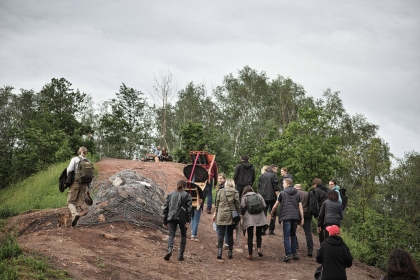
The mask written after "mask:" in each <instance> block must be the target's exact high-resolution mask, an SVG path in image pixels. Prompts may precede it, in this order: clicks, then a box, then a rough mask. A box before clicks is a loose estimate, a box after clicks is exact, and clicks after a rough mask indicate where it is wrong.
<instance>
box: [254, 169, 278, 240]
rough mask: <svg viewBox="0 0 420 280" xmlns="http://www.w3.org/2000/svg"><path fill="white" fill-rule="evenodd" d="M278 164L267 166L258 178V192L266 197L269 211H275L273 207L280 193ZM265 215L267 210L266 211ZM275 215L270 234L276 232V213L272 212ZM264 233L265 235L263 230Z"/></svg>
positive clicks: (272, 218) (271, 221)
mask: <svg viewBox="0 0 420 280" xmlns="http://www.w3.org/2000/svg"><path fill="white" fill-rule="evenodd" d="M277 168H278V167H277V165H275V164H272V165H270V166H269V167H268V168H267V171H266V172H265V173H264V174H262V175H261V177H260V179H259V180H258V193H259V194H260V195H261V196H262V197H263V198H264V201H265V204H266V205H267V211H268V212H273V211H271V209H272V208H273V206H274V203H276V199H277V196H278V195H279V192H280V188H279V177H278V176H277V174H276V172H277ZM264 213H265V215H267V212H266V211H264ZM272 214H273V216H272V217H271V220H270V226H269V234H270V235H273V234H274V229H275V228H276V213H275V212H274V213H272ZM262 235H265V231H263V233H262Z"/></svg>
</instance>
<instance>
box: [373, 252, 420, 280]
mask: <svg viewBox="0 0 420 280" xmlns="http://www.w3.org/2000/svg"><path fill="white" fill-rule="evenodd" d="M419 279H420V273H419V269H418V268H417V264H416V261H415V260H414V258H413V257H412V256H411V254H410V253H409V252H407V251H406V250H404V249H399V248H396V249H394V250H392V251H391V253H390V254H389V258H388V265H387V268H386V274H385V275H384V276H383V277H382V278H381V280H419Z"/></svg>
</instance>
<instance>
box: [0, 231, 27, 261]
mask: <svg viewBox="0 0 420 280" xmlns="http://www.w3.org/2000/svg"><path fill="white" fill-rule="evenodd" d="M21 253H22V249H20V247H19V244H18V243H17V241H16V239H15V238H14V237H13V236H11V235H10V234H7V235H6V238H5V240H2V242H1V246H0V261H3V260H6V259H9V258H14V257H17V256H18V255H20V254H21Z"/></svg>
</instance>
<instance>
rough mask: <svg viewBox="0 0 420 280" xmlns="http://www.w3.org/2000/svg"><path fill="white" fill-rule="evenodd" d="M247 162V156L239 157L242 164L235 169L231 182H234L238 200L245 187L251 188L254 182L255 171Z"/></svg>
mask: <svg viewBox="0 0 420 280" xmlns="http://www.w3.org/2000/svg"><path fill="white" fill-rule="evenodd" d="M248 160H249V158H248V156H241V161H242V162H241V163H240V164H238V165H237V166H236V167H235V173H234V175H233V181H235V185H236V190H237V191H238V193H239V199H241V197H242V192H243V190H244V188H245V186H248V185H250V186H252V185H253V184H254V181H255V169H254V167H253V166H252V164H251V163H249V162H248Z"/></svg>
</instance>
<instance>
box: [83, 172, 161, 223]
mask: <svg viewBox="0 0 420 280" xmlns="http://www.w3.org/2000/svg"><path fill="white" fill-rule="evenodd" d="M164 203H165V191H164V190H163V188H161V187H160V186H159V185H157V184H156V183H155V182H154V181H152V180H150V179H148V178H146V177H144V176H142V175H140V174H138V173H136V172H135V171H133V170H124V171H121V172H119V173H117V174H114V175H113V176H111V177H110V178H109V179H108V180H107V181H106V182H104V183H102V185H101V186H100V188H99V190H98V191H97V192H96V193H94V194H93V204H92V205H91V206H90V207H89V211H88V214H87V215H86V216H84V217H81V218H80V220H79V222H78V225H94V224H101V223H109V222H129V223H132V224H136V225H140V226H144V227H149V228H157V229H163V226H162V221H163V215H162V209H163V205H164Z"/></svg>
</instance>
